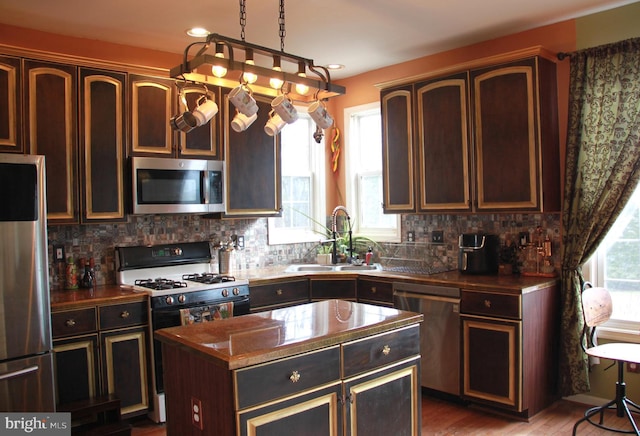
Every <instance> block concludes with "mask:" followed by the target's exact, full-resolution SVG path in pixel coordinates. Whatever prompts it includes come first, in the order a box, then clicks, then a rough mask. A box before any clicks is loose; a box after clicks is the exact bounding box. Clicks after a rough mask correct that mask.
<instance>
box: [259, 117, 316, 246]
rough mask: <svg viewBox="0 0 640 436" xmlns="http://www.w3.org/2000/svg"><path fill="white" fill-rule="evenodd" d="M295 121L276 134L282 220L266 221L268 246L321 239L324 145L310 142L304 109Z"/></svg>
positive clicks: (312, 129) (310, 126)
mask: <svg viewBox="0 0 640 436" xmlns="http://www.w3.org/2000/svg"><path fill="white" fill-rule="evenodd" d="M297 109H298V120H297V121H296V122H295V123H293V124H288V125H286V126H285V127H284V129H282V132H281V133H280V150H281V153H280V154H281V162H282V217H279V218H269V220H268V227H269V244H271V245H273V244H290V243H295V242H311V241H318V240H320V239H322V238H323V235H324V231H323V226H322V225H323V224H324V222H325V216H324V213H325V202H324V198H325V195H324V186H325V184H324V160H325V159H324V145H323V144H324V143H321V144H318V143H316V142H315V140H314V139H313V133H314V132H315V130H316V125H315V123H314V122H313V120H312V119H311V118H310V117H309V116H308V115H307V110H306V108H305V107H302V108H301V107H298V108H297Z"/></svg>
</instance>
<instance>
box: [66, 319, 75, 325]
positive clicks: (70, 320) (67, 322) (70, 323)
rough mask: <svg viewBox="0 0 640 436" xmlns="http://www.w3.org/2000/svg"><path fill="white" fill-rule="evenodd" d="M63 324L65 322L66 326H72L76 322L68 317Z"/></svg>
mask: <svg viewBox="0 0 640 436" xmlns="http://www.w3.org/2000/svg"><path fill="white" fill-rule="evenodd" d="M64 324H65V325H66V326H67V327H73V326H74V325H76V322H75V320H74V319H73V318H72V319H68V320H66V321H65V323H64Z"/></svg>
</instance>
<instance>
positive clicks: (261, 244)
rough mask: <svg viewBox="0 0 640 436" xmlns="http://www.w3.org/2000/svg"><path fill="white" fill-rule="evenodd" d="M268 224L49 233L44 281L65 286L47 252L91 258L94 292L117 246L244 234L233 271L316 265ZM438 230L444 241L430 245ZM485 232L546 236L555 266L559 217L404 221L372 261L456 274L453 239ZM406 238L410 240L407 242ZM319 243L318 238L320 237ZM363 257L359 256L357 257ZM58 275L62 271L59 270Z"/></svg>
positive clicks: (189, 223)
mask: <svg viewBox="0 0 640 436" xmlns="http://www.w3.org/2000/svg"><path fill="white" fill-rule="evenodd" d="M267 228H268V226H267V219H266V218H257V219H210V218H205V217H204V216H201V215H189V214H185V215H135V216H134V215H130V216H129V217H128V220H127V222H122V223H112V224H88V225H73V226H49V228H48V236H49V259H50V262H49V264H50V281H51V287H52V289H60V288H62V287H64V280H63V275H61V274H60V272H61V270H59V268H60V267H61V266H62V264H56V263H55V262H54V260H53V259H54V256H53V251H54V250H53V247H54V246H62V247H64V252H65V257H67V258H68V257H69V256H71V257H73V259H74V260H75V261H77V260H78V259H80V258H89V257H93V258H94V259H95V263H96V268H95V269H96V281H97V284H98V285H101V284H113V283H115V280H116V275H115V259H114V258H115V247H116V246H119V245H155V244H163V243H179V242H192V241H210V242H212V243H214V244H215V243H218V242H220V241H224V240H227V239H228V238H229V237H230V236H231V235H234V234H236V235H243V236H244V239H245V248H244V249H243V250H239V251H237V253H236V263H237V264H236V265H235V267H236V269H239V270H243V269H250V268H261V267H268V266H275V265H287V264H290V263H302V262H307V263H309V262H315V254H316V247H317V244H316V243H303V244H285V245H268V237H267V236H268V235H267ZM434 230H440V231H442V233H443V242H442V243H438V244H434V243H432V242H431V233H432V231H434ZM480 231H481V232H486V233H494V234H498V235H500V240H501V243H502V244H505V243H509V242H510V241H513V242H517V241H518V238H519V236H520V234H522V233H526V234H528V235H530V237H531V238H536V237H540V236H541V237H542V238H544V237H545V236H547V235H548V236H549V238H550V240H551V243H552V254H553V256H552V261H553V264H554V265H555V266H556V269H558V267H559V248H560V244H561V237H560V215H559V214H487V215H420V214H407V215H402V233H401V234H402V240H403V241H402V242H394V243H380V246H381V250H379V252H376V253H374V261H376V262H380V263H382V264H383V266H389V267H392V266H396V265H404V266H407V267H409V268H416V269H418V270H420V271H424V272H434V271H443V270H451V269H456V268H457V262H458V235H459V234H461V233H471V232H480ZM409 232H412V235H411V236H412V238H411V239H412V241H411V242H408V241H407V240H408V235H409ZM318 239H320V237H319V238H318ZM360 254H361V257H363V258H364V253H360ZM62 269H63V268H62Z"/></svg>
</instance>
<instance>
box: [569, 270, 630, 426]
mask: <svg viewBox="0 0 640 436" xmlns="http://www.w3.org/2000/svg"><path fill="white" fill-rule="evenodd" d="M582 310H583V313H584V323H585V325H584V329H583V331H582V337H583V341H582V343H583V348H584V344H585V343H586V348H584V351H585V352H586V353H587V355H589V356H591V357H598V358H601V359H610V360H613V361H614V363H613V364H612V366H613V365H615V364H616V363H617V365H618V380H617V382H616V397H615V398H614V399H613V400H611V401H609V402H608V403H606V404H603V405H602V406H598V407H592V408H590V409H587V410H586V411H585V413H584V417H583V418H581V419H580V420H578V421H577V422H576V423H575V425H574V426H573V435H574V436H575V434H576V430H577V429H578V426H579V425H580V424H581V423H582V422H585V421H587V422H588V423H590V424H593V425H595V426H596V427H599V428H601V429H604V430H609V431H613V432H617V433H632V434H636V435H639V436H640V432H639V431H638V426H637V424H636V422H635V420H634V418H633V415H632V413H638V412H640V406H638V405H637V404H636V403H634V402H633V401H631V400H630V399H629V398H627V393H626V385H625V382H624V365H625V362H631V363H636V364H640V344H628V343H607V344H603V345H595V332H596V327H598V326H600V325H602V324H604V323H605V322H607V321H608V320H609V318H610V317H611V313H612V311H613V303H612V301H611V295H610V294H609V291H608V290H607V289H605V288H594V287H591V284H590V283H589V282H586V283H585V286H584V288H583V291H582ZM630 408H631V409H630ZM608 409H612V410H613V409H615V410H616V416H618V417H620V418H622V417H624V416H626V417H627V418H628V419H629V422H630V423H631V426H632V427H633V430H624V429H615V428H611V427H608V426H606V425H604V412H605V411H606V410H608ZM598 414H599V415H600V418H599V420H598V421H597V422H596V421H595V420H594V419H593V418H594V417H595V415H598Z"/></svg>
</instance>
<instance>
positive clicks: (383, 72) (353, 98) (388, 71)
mask: <svg viewBox="0 0 640 436" xmlns="http://www.w3.org/2000/svg"><path fill="white" fill-rule="evenodd" d="M538 45H540V46H543V47H544V48H546V49H547V50H550V51H552V52H561V51H562V52H570V51H574V50H575V49H576V26H575V21H574V20H570V21H564V22H561V23H557V24H553V25H549V26H544V27H539V28H536V29H532V30H529V31H526V32H521V33H516V34H512V35H508V36H505V37H502V38H497V39H493V40H490V41H485V42H481V43H478V44H474V45H470V46H466V47H462V48H458V49H454V50H450V51H446V52H442V53H438V54H434V55H430V56H425V57H423V58H419V59H415V60H412V61H409V62H404V63H401V64H397V65H393V66H390V67H386V68H381V69H378V70H374V71H370V72H367V73H363V74H360V75H357V76H354V77H350V78H348V79H344V80H341V81H336V83H339V84H340V85H343V86H345V87H346V89H347V93H346V94H345V95H343V96H340V97H337V98H334V99H332V100H331V101H330V104H329V109H330V111H331V113H332V114H336V116H335V119H336V125H337V126H338V128H340V129H341V130H343V127H344V125H343V124H344V119H343V115H342V114H343V113H344V109H345V108H348V107H353V106H357V105H361V104H366V103H371V102H375V101H378V100H379V97H380V95H379V94H380V89H379V88H377V87H376V86H375V85H376V84H379V83H384V82H389V81H393V80H397V79H402V78H406V77H411V76H417V75H421V74H425V73H428V72H430V71H437V70H440V69H444V68H447V67H451V66H454V65H457V64H462V63H465V62H469V61H473V60H475V59H479V58H484V57H488V56H494V55H499V54H501V53H506V52H511V51H516V50H520V49H525V48H529V47H534V46H538ZM557 67H558V68H557V71H558V117H559V127H560V129H559V131H560V132H559V134H560V155H561V168H563V169H564V150H565V144H566V131H567V110H568V95H569V60H568V59H566V60H564V61H562V62H561V61H558V63H557ZM327 136H331V135H327ZM342 146H343V147H344V142H342ZM329 155H330V150H329ZM337 174H338V177H337V180H338V183H339V185H338V186H339V188H340V191H341V192H345V190H344V188H345V186H344V183H345V182H344V178H343V177H340V174H344V159H341V161H340V167H339V170H338V173H337ZM327 180H328V182H327V183H328V184H327V192H328V197H327V207H328V209H329V210H331V209H332V208H333V207H334V206H335V205H336V204H338V203H339V201H338V195H337V192H336V191H335V185H334V180H336V178H335V177H334V175H332V174H331V172H330V171H329V172H328V173H327ZM558 189H560V187H558Z"/></svg>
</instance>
